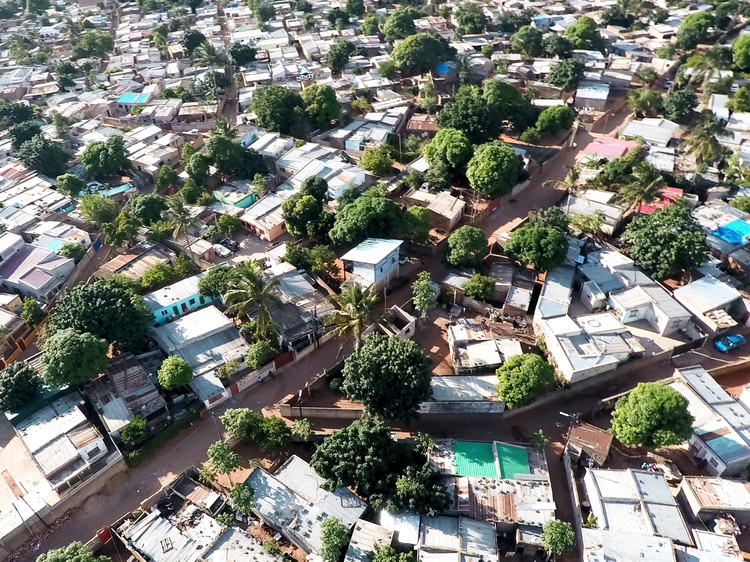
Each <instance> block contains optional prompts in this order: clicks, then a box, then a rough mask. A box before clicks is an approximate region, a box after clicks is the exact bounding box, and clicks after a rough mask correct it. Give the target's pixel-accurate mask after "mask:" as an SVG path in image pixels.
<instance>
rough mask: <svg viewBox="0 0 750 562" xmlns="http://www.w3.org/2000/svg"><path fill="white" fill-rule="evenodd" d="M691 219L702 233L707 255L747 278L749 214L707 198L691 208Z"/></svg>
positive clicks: (749, 263)
mask: <svg viewBox="0 0 750 562" xmlns="http://www.w3.org/2000/svg"><path fill="white" fill-rule="evenodd" d="M693 218H694V219H695V221H696V222H697V223H698V224H699V225H700V227H701V228H702V229H703V231H704V232H705V233H706V242H707V243H708V246H709V248H710V249H711V254H712V255H714V256H715V257H717V258H719V259H720V260H721V261H722V262H723V263H725V264H726V265H728V266H729V267H730V268H731V269H732V271H733V272H734V273H735V274H736V275H738V276H739V277H741V278H742V279H743V280H747V278H748V272H750V250H748V248H747V245H748V241H750V215H748V214H747V213H745V212H743V211H740V210H739V209H735V208H734V207H732V206H731V205H728V204H727V203H725V202H724V201H721V200H720V199H713V200H711V201H707V202H706V204H705V205H701V206H699V207H697V208H696V209H695V210H694V211H693Z"/></svg>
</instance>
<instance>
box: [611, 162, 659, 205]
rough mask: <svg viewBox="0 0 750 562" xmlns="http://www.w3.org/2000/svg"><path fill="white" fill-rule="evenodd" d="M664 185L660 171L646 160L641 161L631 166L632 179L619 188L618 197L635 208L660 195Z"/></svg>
mask: <svg viewBox="0 0 750 562" xmlns="http://www.w3.org/2000/svg"><path fill="white" fill-rule="evenodd" d="M665 185H666V182H665V181H664V177H663V176H662V175H661V172H659V170H657V169H656V168H655V167H654V166H653V165H652V164H650V163H648V162H641V163H640V164H638V165H637V166H636V167H635V168H633V176H632V180H631V181H630V182H628V183H625V184H623V185H622V187H621V188H620V198H621V199H622V200H623V201H624V202H626V203H627V204H628V207H629V208H635V207H637V206H638V205H639V204H641V203H651V202H652V201H654V200H656V198H658V197H659V195H661V190H662V189H663V188H664V186H665Z"/></svg>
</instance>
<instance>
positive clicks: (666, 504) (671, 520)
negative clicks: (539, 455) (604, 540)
mask: <svg viewBox="0 0 750 562" xmlns="http://www.w3.org/2000/svg"><path fill="white" fill-rule="evenodd" d="M583 486H584V489H585V493H586V497H587V498H588V501H589V503H590V505H591V513H592V514H593V515H594V516H595V517H596V526H597V528H599V529H602V530H605V531H615V532H618V533H631V534H633V535H645V536H651V537H662V538H665V539H671V540H673V541H675V542H678V543H680V544H684V545H688V546H691V545H692V544H693V538H692V536H691V534H690V532H689V531H688V528H687V525H686V524H685V521H684V519H683V517H682V511H681V510H680V508H679V506H678V505H677V503H676V502H675V499H674V496H673V495H672V492H671V491H670V489H669V486H668V485H667V481H666V480H665V479H664V475H663V474H661V473H660V472H648V471H646V470H633V469H630V468H629V469H626V470H602V469H598V468H589V469H587V470H586V474H585V475H584V477H583Z"/></svg>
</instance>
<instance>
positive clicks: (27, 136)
mask: <svg viewBox="0 0 750 562" xmlns="http://www.w3.org/2000/svg"><path fill="white" fill-rule="evenodd" d="M41 134H42V128H41V127H40V126H39V124H38V123H37V122H36V121H23V122H22V123H16V124H15V125H11V127H10V129H8V135H9V136H10V145H11V147H12V148H13V150H18V149H19V148H21V145H22V144H23V143H25V142H26V141H27V140H31V139H33V138H34V137H35V136H37V135H41Z"/></svg>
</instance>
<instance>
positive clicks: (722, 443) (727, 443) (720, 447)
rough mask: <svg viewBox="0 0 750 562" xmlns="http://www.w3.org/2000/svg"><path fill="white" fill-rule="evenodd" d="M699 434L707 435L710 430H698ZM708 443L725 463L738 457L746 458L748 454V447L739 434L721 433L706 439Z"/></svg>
mask: <svg viewBox="0 0 750 562" xmlns="http://www.w3.org/2000/svg"><path fill="white" fill-rule="evenodd" d="M696 433H698V435H701V434H702V435H704V436H705V435H706V434H707V433H708V432H706V431H705V430H704V431H698V430H696ZM733 437H734V438H733ZM705 441H706V445H708V446H709V447H710V448H711V450H712V451H713V452H714V453H716V454H717V455H718V457H719V458H720V459H721V460H723V461H724V462H725V463H731V462H732V461H733V460H736V459H744V458H746V457H747V455H748V447H747V445H746V444H745V442H744V441H742V439H741V438H740V437H739V436H733V435H732V434H729V435H720V436H719V437H714V438H713V439H706V440H705Z"/></svg>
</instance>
